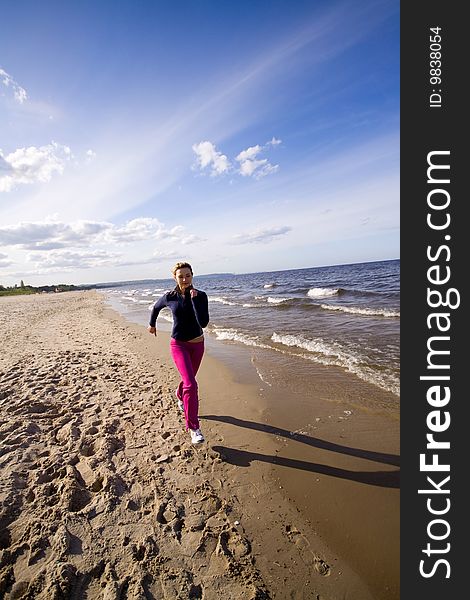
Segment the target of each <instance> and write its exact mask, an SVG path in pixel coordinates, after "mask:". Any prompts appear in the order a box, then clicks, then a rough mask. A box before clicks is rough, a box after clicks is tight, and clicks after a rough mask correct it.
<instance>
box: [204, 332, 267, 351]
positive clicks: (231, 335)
mask: <svg viewBox="0 0 470 600" xmlns="http://www.w3.org/2000/svg"><path fill="white" fill-rule="evenodd" d="M214 333H215V335H216V338H217V339H218V340H224V341H231V342H240V343H242V344H245V345H246V346H256V347H257V348H270V346H268V345H267V344H263V343H262V342H260V341H259V337H258V336H249V335H246V334H245V333H241V332H240V331H237V330H236V329H230V328H226V329H224V328H222V327H216V328H215V329H214Z"/></svg>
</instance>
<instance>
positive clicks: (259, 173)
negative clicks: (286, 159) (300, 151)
mask: <svg viewBox="0 0 470 600" xmlns="http://www.w3.org/2000/svg"><path fill="white" fill-rule="evenodd" d="M280 143H281V140H278V139H276V138H275V137H273V138H272V139H271V140H270V141H269V142H267V143H266V144H265V145H264V146H260V145H259V144H256V146H250V147H249V148H247V149H246V150H242V151H241V152H239V154H238V155H237V156H236V157H235V161H236V162H238V163H239V167H238V169H235V167H234V166H233V165H232V163H231V162H230V161H229V159H228V158H227V156H226V155H225V154H222V152H219V151H218V150H217V149H216V146H215V144H213V143H212V142H209V141H205V142H199V144H193V147H192V148H193V152H194V153H195V154H196V164H195V165H193V169H197V168H199V170H200V171H205V170H206V169H209V172H210V174H211V176H212V177H215V176H217V175H224V174H225V173H228V172H233V171H236V172H237V173H238V174H239V175H242V176H243V177H254V178H255V179H259V178H261V177H264V176H265V175H269V174H271V173H275V172H276V171H277V170H278V168H279V165H272V164H271V163H270V162H269V161H268V159H267V158H259V157H258V156H259V155H260V154H262V153H263V152H264V151H266V150H269V148H270V147H272V146H277V145H279V144H280Z"/></svg>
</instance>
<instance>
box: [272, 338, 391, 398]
mask: <svg viewBox="0 0 470 600" xmlns="http://www.w3.org/2000/svg"><path fill="white" fill-rule="evenodd" d="M271 340H272V341H273V342H275V343H277V344H281V345H283V346H288V347H297V348H300V349H302V350H307V351H308V352H309V354H307V355H305V354H303V355H302V356H303V357H304V358H307V359H309V360H313V361H315V362H318V363H320V364H323V365H329V366H338V367H342V368H343V369H346V370H348V371H350V372H351V373H354V374H355V375H356V376H357V377H359V378H360V379H362V380H364V381H367V382H368V383H373V384H374V385H377V386H379V387H381V388H383V389H385V390H386V391H389V392H392V393H393V394H396V395H397V396H398V395H399V394H400V385H399V382H398V381H397V379H396V377H394V376H393V374H389V373H386V372H384V371H382V372H380V373H379V372H377V371H375V370H374V369H372V368H371V367H369V366H368V365H367V364H366V363H365V362H364V360H363V359H361V357H360V356H359V355H356V354H353V353H352V352H349V351H347V350H346V349H345V348H343V347H342V346H341V345H340V344H338V343H337V342H332V343H327V342H325V341H324V340H322V339H321V338H317V339H312V340H307V339H305V338H302V337H300V336H296V335H279V334H277V333H276V332H274V333H273V335H272V336H271Z"/></svg>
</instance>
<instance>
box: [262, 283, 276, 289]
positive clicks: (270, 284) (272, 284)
mask: <svg viewBox="0 0 470 600" xmlns="http://www.w3.org/2000/svg"><path fill="white" fill-rule="evenodd" d="M263 287H264V289H265V290H268V289H270V288H273V287H276V284H275V283H265V284H264V285H263Z"/></svg>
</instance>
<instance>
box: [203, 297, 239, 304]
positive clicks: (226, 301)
mask: <svg viewBox="0 0 470 600" xmlns="http://www.w3.org/2000/svg"><path fill="white" fill-rule="evenodd" d="M208 300H209V302H220V304H226V305H228V306H237V303H236V302H231V301H230V300H227V299H226V298H221V297H220V296H209V298H208Z"/></svg>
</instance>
